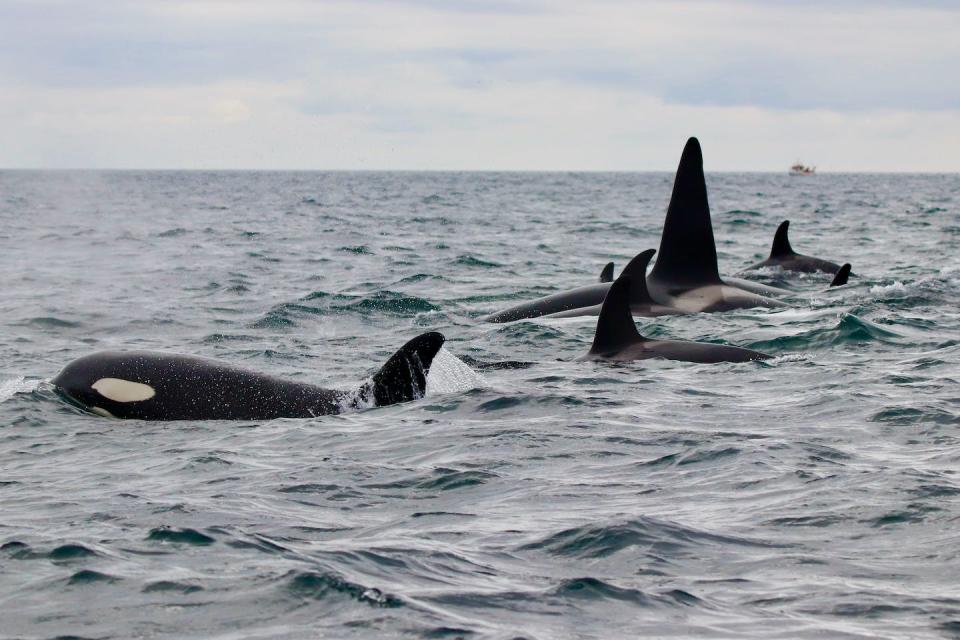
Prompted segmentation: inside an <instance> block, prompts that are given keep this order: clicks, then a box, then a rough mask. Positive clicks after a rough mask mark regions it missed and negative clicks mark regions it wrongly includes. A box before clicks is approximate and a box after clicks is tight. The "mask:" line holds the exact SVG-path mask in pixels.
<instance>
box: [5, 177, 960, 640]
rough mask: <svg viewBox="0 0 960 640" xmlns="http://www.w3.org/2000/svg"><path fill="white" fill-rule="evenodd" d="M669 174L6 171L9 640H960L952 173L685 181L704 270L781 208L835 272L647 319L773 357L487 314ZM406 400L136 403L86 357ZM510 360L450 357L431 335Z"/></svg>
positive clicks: (746, 254) (727, 268)
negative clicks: (644, 343)
mask: <svg viewBox="0 0 960 640" xmlns="http://www.w3.org/2000/svg"><path fill="white" fill-rule="evenodd" d="M672 182H673V176H672V174H668V173H662V174H661V173H653V174H602V173H582V174H581V173H550V174H537V173H269V172H177V171H171V172H137V171H127V172H109V171H103V172H99V171H98V172H93V171H91V172H70V171H56V172H34V171H2V172H0V283H2V290H0V636H2V637H5V638H24V639H47V638H58V637H61V638H62V637H73V638H89V639H94V638H96V639H108V638H117V639H120V638H134V637H139V638H223V639H227V638H229V639H254V638H290V639H293V638H316V637H329V638H354V637H358V638H359V637H364V638H366V637H378V638H382V637H396V638H406V637H411V638H459V637H463V638H515V637H523V638H531V639H532V638H541V639H547V638H633V637H710V638H934V637H960V588H958V584H960V582H958V575H960V475H958V472H960V386H958V380H960V305H958V302H960V289H958V285H960V176H958V175H827V174H825V175H817V176H814V177H811V178H792V177H789V176H787V175H773V174H709V175H708V186H709V193H710V199H711V206H712V210H713V224H714V233H715V235H716V239H717V247H718V253H719V257H720V266H721V271H722V272H723V273H725V274H728V275H732V274H734V273H735V272H738V271H740V270H741V269H743V268H745V267H747V266H748V265H750V264H752V263H753V262H755V261H757V260H759V259H762V258H763V257H765V256H766V254H767V253H768V251H769V247H770V243H771V241H772V238H773V232H774V229H775V228H776V227H777V225H778V224H779V222H780V221H781V220H783V219H790V220H791V228H790V231H791V240H792V242H793V245H794V248H795V249H797V250H798V251H801V252H803V253H808V254H812V255H816V256H819V257H823V258H828V259H832V260H834V261H837V262H845V261H849V262H851V263H852V264H853V270H854V272H855V273H856V274H857V277H855V278H851V281H850V284H849V285H848V286H845V287H842V288H839V289H834V290H828V289H827V284H828V282H829V280H830V278H829V276H803V277H796V276H789V275H787V274H783V273H778V272H776V271H767V272H763V273H761V274H760V276H761V278H762V279H763V280H764V281H765V282H769V283H781V284H788V285H789V286H791V287H794V288H796V289H797V290H798V292H799V293H798V294H797V295H796V296H795V297H794V298H792V299H791V303H792V307H791V308H788V309H783V310H765V309H749V310H740V311H733V312H727V313H720V314H709V315H706V314H704V315H691V316H673V317H664V318H656V319H638V320H637V322H638V327H639V328H640V330H641V331H642V332H643V333H644V334H645V335H647V336H650V337H658V338H659V337H670V338H678V339H695V340H706V341H714V342H721V343H727V344H736V345H741V346H745V347H750V348H753V349H758V350H762V351H766V352H769V353H771V354H774V355H775V356H777V357H776V358H775V359H773V360H771V361H767V362H752V363H747V364H717V365H698V364H689V363H680V362H665V361H645V362H638V363H629V364H603V363H591V362H578V361H576V358H578V357H579V356H581V355H582V354H584V353H585V352H586V351H587V350H588V348H589V345H590V342H591V340H592V337H593V331H594V324H595V319H594V318H583V319H566V320H531V321H521V322H516V323H513V324H506V325H490V324H483V323H481V322H479V320H478V318H480V317H482V316H483V315H485V314H487V313H490V312H493V311H496V310H499V309H502V308H505V307H507V306H510V305H511V304H515V303H517V302H521V301H524V300H527V299H530V298H533V297H537V296H540V295H544V294H547V293H551V292H555V291H559V290H562V289H565V288H569V287H572V286H577V285H580V284H587V283H591V282H593V281H595V280H596V278H597V277H598V275H599V273H600V270H601V268H602V267H603V265H604V264H605V263H606V262H607V261H608V260H614V261H615V262H616V263H617V272H619V270H620V268H622V267H623V266H624V265H625V264H626V263H627V261H628V260H629V259H630V258H631V257H633V255H635V254H636V253H638V252H640V251H642V250H644V249H647V248H656V247H657V246H658V244H659V237H660V231H661V227H662V224H663V216H664V212H665V209H666V204H667V201H668V199H669V195H670V190H671V186H672ZM429 330H438V331H441V332H442V333H444V334H445V335H446V337H447V344H446V347H445V350H444V351H443V352H442V353H441V356H440V357H439V358H438V361H437V365H436V366H435V367H434V371H432V372H431V374H430V388H429V392H428V393H427V395H426V397H425V398H423V399H421V400H418V401H415V402H411V403H407V404H402V405H396V406H391V407H385V408H376V409H369V410H365V411H361V412H357V413H350V414H344V415H339V416H328V417H320V418H315V419H303V420H291V419H285V420H273V421H269V422H235V423H231V422H217V421H209V422H202V421H199V422H169V423H163V422H138V421H119V420H111V419H107V418H102V417H98V416H94V415H90V414H86V413H82V412H81V411H79V410H78V409H76V408H74V407H72V406H69V405H67V404H65V403H64V402H62V401H61V400H60V399H59V398H58V397H57V396H56V395H55V394H54V393H53V392H52V390H51V388H50V386H49V383H48V381H49V379H50V378H52V377H53V376H54V375H56V373H57V372H58V371H59V370H60V368H61V367H63V366H64V365H65V364H66V363H67V362H69V361H70V360H72V359H74V358H77V357H79V356H82V355H85V354H88V353H91V352H94V351H97V350H102V349H153V350H164V351H170V352H177V353H187V354H194V355H201V356H208V357H212V358H218V359H222V360H226V361H229V362H231V363H234V364H238V365H242V366H246V367H249V368H251V369H255V370H258V371H264V372H269V373H272V374H276V375H281V376H287V377H289V378H291V379H295V380H300V381H310V382H316V383H318V384H322V385H325V386H333V387H341V388H352V387H355V386H358V385H359V384H360V383H361V382H362V381H363V380H364V378H366V377H367V376H369V375H370V374H371V373H373V372H375V371H376V370H377V368H378V367H379V366H380V365H381V364H382V363H383V362H384V361H385V360H386V359H387V357H389V355H390V354H391V353H393V351H395V350H396V349H397V348H398V347H399V346H400V345H402V344H403V343H404V342H406V341H407V340H408V339H410V338H412V337H413V336H415V335H417V334H419V333H422V332H425V331H429ZM458 356H459V357H463V356H470V357H472V358H476V359H479V360H483V361H498V360H523V361H530V362H533V363H535V364H534V365H533V366H532V367H530V368H527V369H521V370H485V371H482V372H476V371H471V370H470V369H467V368H466V367H465V366H464V365H463V364H462V363H461V362H460V361H459V360H458V359H457V357H458Z"/></svg>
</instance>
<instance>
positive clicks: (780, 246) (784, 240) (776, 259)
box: [750, 220, 840, 275]
mask: <svg viewBox="0 0 960 640" xmlns="http://www.w3.org/2000/svg"><path fill="white" fill-rule="evenodd" d="M789 228H790V221H789V220H784V221H783V222H781V223H780V226H779V227H777V232H776V233H775V234H774V236H773V246H772V247H771V248H770V256H769V257H768V258H767V259H766V260H764V261H763V262H758V263H757V264H755V265H753V266H752V267H750V268H751V269H759V268H760V267H780V268H781V269H783V270H784V271H799V272H801V273H814V272H817V271H823V272H824V273H829V274H830V275H835V274H836V273H837V272H839V271H840V265H839V264H837V263H836V262H830V261H829V260H823V259H821V258H814V257H812V256H805V255H803V254H801V253H797V252H796V251H794V250H793V247H791V246H790V239H789V238H788V237H787V230H788V229H789Z"/></svg>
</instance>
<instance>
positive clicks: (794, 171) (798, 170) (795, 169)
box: [790, 161, 817, 176]
mask: <svg viewBox="0 0 960 640" xmlns="http://www.w3.org/2000/svg"><path fill="white" fill-rule="evenodd" d="M816 172H817V168H816V167H808V166H807V165H805V164H803V163H802V162H800V161H797V162H794V163H793V166H792V167H790V175H792V176H812V175H813V174H815V173H816Z"/></svg>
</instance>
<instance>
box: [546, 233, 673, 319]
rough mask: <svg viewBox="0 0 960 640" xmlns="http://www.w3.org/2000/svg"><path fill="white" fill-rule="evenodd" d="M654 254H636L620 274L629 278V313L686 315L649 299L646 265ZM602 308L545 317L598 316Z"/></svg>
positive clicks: (649, 250) (597, 306)
mask: <svg viewBox="0 0 960 640" xmlns="http://www.w3.org/2000/svg"><path fill="white" fill-rule="evenodd" d="M654 253H656V251H655V250H653V249H647V250H646V251H644V252H642V253H639V254H637V256H636V257H635V258H634V259H633V260H631V261H630V263H629V264H628V265H627V268H626V269H624V270H623V273H622V274H620V275H621V277H623V276H627V277H629V278H630V295H629V300H630V313H631V314H633V315H635V316H640V317H644V318H655V317H658V316H673V315H683V314H685V313H687V312H686V311H683V310H682V309H676V308H674V307H665V306H663V305H661V304H657V303H656V302H654V301H653V298H651V297H650V292H649V291H648V290H647V265H648V264H650V258H652V257H653V254H654ZM608 293H609V290H608ZM602 308H603V304H602V303H601V304H595V305H593V306H591V307H577V308H575V309H570V310H568V311H560V312H557V313H552V314H550V315H548V316H547V317H548V318H573V317H577V316H598V315H600V310H601V309H602Z"/></svg>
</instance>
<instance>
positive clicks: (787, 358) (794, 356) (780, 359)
mask: <svg viewBox="0 0 960 640" xmlns="http://www.w3.org/2000/svg"><path fill="white" fill-rule="evenodd" d="M809 359H810V356H809V355H807V354H806V353H787V354H784V355H782V356H776V357H775V358H770V359H769V360H765V362H766V363H768V364H782V363H784V362H803V361H805V360H809Z"/></svg>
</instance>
